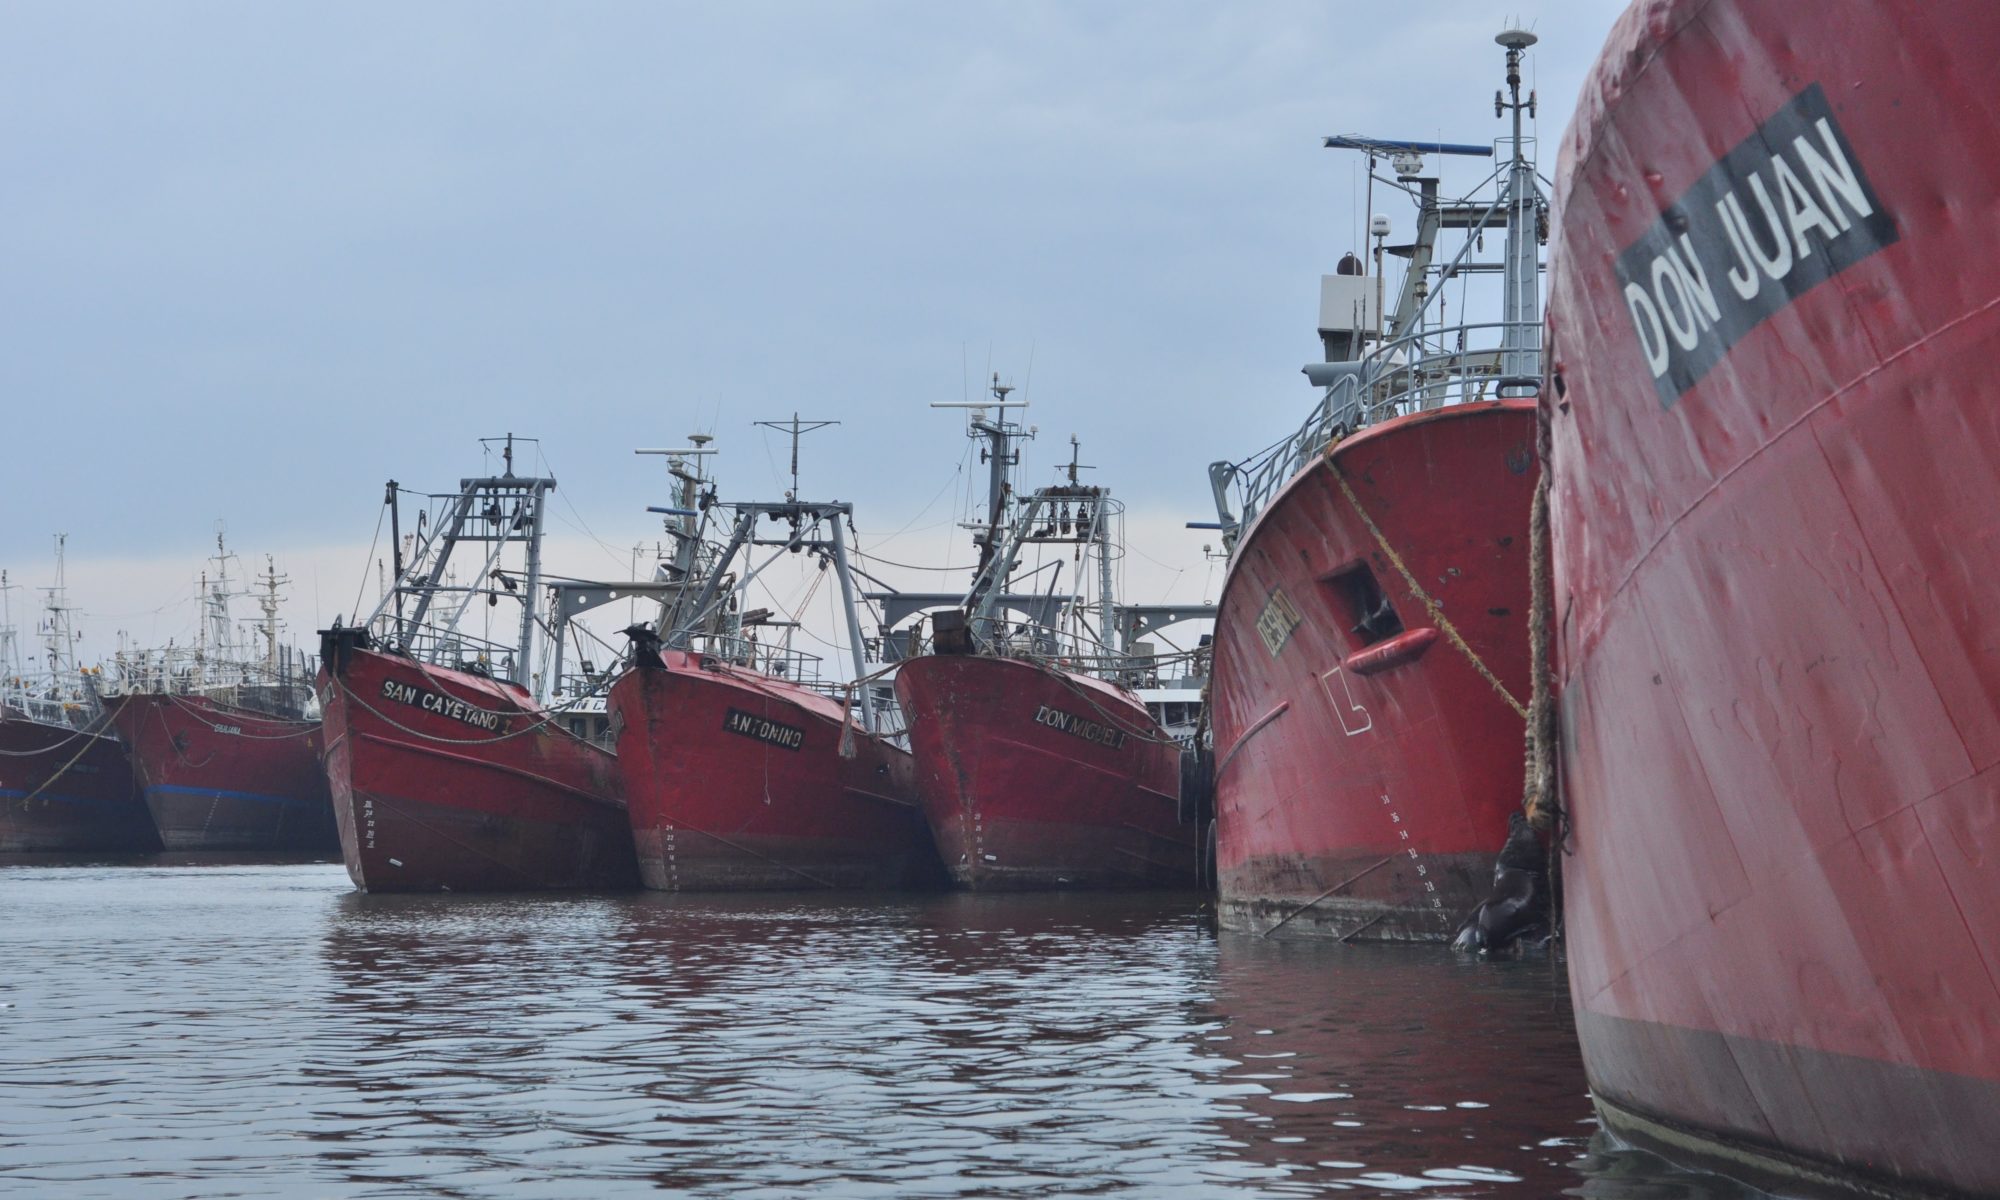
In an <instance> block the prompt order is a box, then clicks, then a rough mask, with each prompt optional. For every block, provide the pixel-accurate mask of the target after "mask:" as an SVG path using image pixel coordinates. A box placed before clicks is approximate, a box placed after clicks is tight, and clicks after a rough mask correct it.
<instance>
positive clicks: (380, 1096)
mask: <svg viewBox="0 0 2000 1200" xmlns="http://www.w3.org/2000/svg"><path fill="white" fill-rule="evenodd" d="M0 915H4V920H0V963H4V964H5V965H4V968H0V1194H4V1195H8V1196H20V1197H37V1196H44V1195H47V1196H62V1197H82V1196H106V1197H169V1196H172V1197H180V1196H203V1197H221V1196H451V1197H508V1198H512V1197H604V1196H623V1195H634V1196H637V1195H676V1194H685V1195H700V1196H708V1195H713V1196H795V1195H829V1196H1058V1195H1062V1196H1067V1195H1093V1196H1167V1197H1173V1196H1187V1197H1206V1196H1231V1197H1238V1196H1240V1197H1253V1196H1299V1195H1320V1194H1333V1193H1341V1194H1359V1195H1406V1194H1411V1193H1417V1194H1430V1195H1439V1196H1522V1197H1528V1196H1553V1195H1563V1194H1569V1195H1580V1196H1592V1197H1621V1198H1630V1200H1637V1198H1639V1197H1645V1198H1647V1200H1652V1198H1656V1197H1677V1196H1721V1195H1739V1194H1742V1193H1740V1192H1737V1191H1735V1190H1733V1189H1730V1188H1728V1187H1727V1186H1726V1185H1723V1184H1721V1183H1720V1182H1719V1181H1717V1180H1715V1179H1713V1178H1712V1177H1709V1176H1698V1175H1687V1174H1682V1173H1678V1172H1676V1171H1674V1170H1672V1169H1671V1168H1669V1167H1667V1166H1665V1165H1664V1164H1662V1163H1660V1162H1658V1160H1655V1159H1652V1158H1650V1157H1648V1156H1646V1155H1643V1154H1639V1153H1637V1152H1633V1151H1628V1150H1622V1149H1617V1148H1613V1147H1610V1146H1608V1145H1606V1144H1604V1141H1603V1139H1602V1138H1601V1136H1596V1126H1595V1123H1594V1121H1593V1119H1592V1115H1591V1109H1590V1105H1589V1101H1588V1098H1587V1096H1586V1094H1585V1088H1584V1081H1583V1075H1582V1069H1581V1065H1580V1063H1579V1060H1578V1057H1577V1050H1576V1045H1575V1036H1574V1031H1573V1029H1572V1027H1571V1023H1570V1013H1569V1006H1568V1001H1567V998H1566V996H1565V993H1564V990H1563V987H1562V985H1561V978H1560V974H1559V971H1558V970H1557V969H1552V968H1551V966H1550V965H1549V964H1548V963H1546V962H1512V963H1480V962H1472V961H1466V960H1461V959H1458V958H1455V957H1453V956H1451V955H1450V954H1449V953H1448V952H1445V951H1441V950H1428V949H1411V948H1399V947H1381V946H1372V947H1360V946H1357V947H1342V946H1338V945H1328V944H1325V943H1320V942H1309V941H1273V940H1263V939H1258V938H1254V937H1246V936H1240V935H1235V934H1229V933H1218V932H1216V930H1215V928H1214V925H1213V921H1212V916H1211V913H1210V911H1209V909H1208V907H1207V904H1206V903H1205V901H1204V898H1202V897H1200V896H1181V895H1171V894H1170V895H1129V896H1119V895H1111V896H1107V895H1101V894H1100V895H1056V896H1049V895H1039V896H1037V895H1027V896H973V895H964V894H939V895H917V896H910V895H900V896H887V897H873V896H871V897H865V898H864V897H831V896H820V895H772V896H727V897H695V896H669V895H663V894H650V893H636V894H618V895H574V896H563V895H549V896H506V897H474V896H435V897H410V896H369V895H363V894H359V893H357V892H355V891H353V890H352V888H351V886H350V885H349V883H348V880H347V877H346V874H345V873H344V872H343V871H342V869H341V868H340V866H339V865H337V864H329V863H294V864H278V865H270V864H265V865H259V864H234V865H216V864H204V865H188V864H168V863H166V862H164V861H163V860H150V861H147V862H144V863H137V864H132V863H126V864H97V865H90V864H71V865H48V864H36V865H18V866H7V867H0Z"/></svg>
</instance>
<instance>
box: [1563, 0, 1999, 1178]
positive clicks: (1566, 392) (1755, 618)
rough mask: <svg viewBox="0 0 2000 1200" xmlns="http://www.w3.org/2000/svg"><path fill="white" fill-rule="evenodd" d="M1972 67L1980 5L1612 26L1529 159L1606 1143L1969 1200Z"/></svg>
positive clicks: (1975, 633) (1978, 718) (1706, 8)
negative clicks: (1687, 299)
mask: <svg viewBox="0 0 2000 1200" xmlns="http://www.w3.org/2000/svg"><path fill="white" fill-rule="evenodd" d="M1997 61H2000V9H1996V8H1994V7H1993V6H1991V5H1988V4H1985V3H1971V2H1966V0H1941V2H1934V3H1927V4H1908V3H1901V2H1888V0H1852V2H1850V3H1843V4H1837V5H1823V6H1812V7H1810V8H1807V7H1802V6H1795V5H1776V4H1764V3H1739V2H1733V0H1709V2H1699V0H1685V2H1682V0H1672V2H1668V0H1662V2H1658V3H1645V4H1640V5H1637V6H1635V7H1634V8H1633V9H1631V10H1630V11H1628V12H1627V13H1626V14H1625V16H1624V17H1623V19H1622V20H1621V21H1620V23H1619V25H1618V27H1617V28H1616V30H1615V31H1614V32H1613V34H1612V37H1611V39H1610V42H1609V44H1608V45H1607V46H1606V47H1605V50H1604V53H1603V56H1602V58H1601V59H1600V61H1599V63H1598V65H1597V67H1596V69H1595V72H1594V74H1593V76H1592V77H1591V79H1590V81H1589V83H1588V84H1587V86H1586V87H1585V90H1584V94H1583V97H1582V100H1581V102H1580V105H1579V108H1578V115H1577V118H1576V121H1575V123H1574V124H1573V126H1572V127H1571V129H1570V132H1569V134H1568V135H1567V137H1566V138H1565V144H1564V148H1563V155H1562V163H1561V167H1560V170H1559V178H1558V186H1557V206H1558V209H1557V228H1558V230H1559V238H1558V243H1557V245H1556V246H1555V248H1554V251H1553V253H1552V260H1551V261H1552V268H1551V291H1550V302H1549V330H1550V347H1551V359H1550V361H1551V366H1552V371H1553V377H1552V381H1551V382H1552V386H1551V387H1550V388H1549V389H1546V390H1545V403H1546V404H1548V405H1549V414H1548V415H1549V419H1550V421H1551V423H1552V433H1553V438H1554V444H1553V452H1552V465H1551V477H1552V479H1553V481H1554V488H1553V509H1552V514H1553V523H1554V539H1553V549H1554V565H1555V587H1556V591H1555V600H1556V605H1557V616H1558V618H1559V646H1558V652H1559V656H1560V662H1561V666H1560V681H1561V686H1562V698H1561V703H1562V714H1563V735H1562V767H1563V782H1564V794H1565V798H1566V802H1567V804H1568V807H1569V810H1570V813H1571V816H1572V819H1573V822H1574V825H1573V838H1572V843H1571V848H1572V850H1573V853H1572V854H1571V855H1569V856H1567V857H1565V858H1564V860H1563V870H1564V882H1565V897H1566V900H1567V913H1568V918H1567V920H1568V943H1569V964H1570V980H1571V987H1572V991H1573V994H1574V999H1575V1004H1576V1009H1577V1024H1578V1029H1579V1032H1580V1033H1581V1035H1582V1039H1583V1049H1584V1053H1585V1061H1586V1065H1587V1068H1588V1071H1589V1074H1590V1080H1591V1085H1592V1088H1593V1090H1594V1092H1595V1093H1596V1094H1597V1096H1598V1097H1599V1098H1600V1100H1601V1102H1602V1106H1603V1109H1604V1113H1605V1118H1606V1120H1607V1122H1609V1123H1610V1124H1612V1125H1613V1126H1614V1127H1615V1128H1618V1129H1620V1130H1621V1131H1624V1132H1626V1133H1627V1134H1629V1135H1630V1136H1633V1137H1636V1138H1640V1139H1642V1140H1647V1141H1649V1142H1651V1143H1652V1144H1655V1145H1657V1146H1660V1147H1661V1148H1663V1149H1665V1150H1667V1151H1668V1152H1670V1153H1675V1154H1683V1155H1686V1154H1692V1155H1695V1156H1698V1157H1709V1158H1713V1159H1714V1160H1715V1161H1717V1162H1718V1163H1720V1164H1721V1165H1723V1166H1724V1168H1725V1169H1729V1170H1737V1171H1751V1172H1761V1171H1770V1172H1774V1173H1777V1174H1784V1173H1786V1172H1788V1171H1794V1170H1796V1171H1798V1172H1801V1173H1803V1174H1805V1175H1808V1176H1811V1177H1814V1178H1816V1179H1819V1180H1821V1181H1823V1182H1825V1181H1831V1182H1832V1183H1835V1184H1844V1185H1847V1186H1853V1187H1856V1188H1876V1189H1879V1190H1887V1191H1894V1192H1901V1191H1909V1192H1923V1193H1931V1192H1938V1191H1948V1192H1952V1193H1954V1194H1968V1195H1970V1194H1978V1195H1992V1194H1996V1193H2000V984H1996V980H2000V770H1996V766H2000V703H1996V696H2000V638H1996V637H1995V636H1994V635H1993V613H1992V609H1993V602H1994V599H1995V597H1996V596H2000V552H1996V551H1997V550H2000V519H1996V517H1995V516H1994V513H1995V511H1996V503H1995V501H1996V498H2000V404H1996V403H1995V402H1994V399H1993V397H1992V395H1991V393H1992V392H1993V391H1994V390H1995V389H1994V384H1993V374H1992V363H1993V356H1994V349H1995V347H1996V345H2000V319H1997V318H1996V311H2000V310H1997V309H1996V305H2000V243H1996V241H1995V238H1994V236H1993V231H1994V230H1995V229H1996V228H2000V188H1996V187H1995V185H1994V178H1995V168H1996V163H2000V108H1996V107H1995V105H1994V104H1993V100H1992V97H1993V71H1994V66H1993V64H1994V63H1995V62H1997ZM1801 108H1803V109H1805V110H1807V111H1809V112H1816V113H1818V114H1819V118H1818V119H1823V120H1825V121H1826V127H1825V128H1824V129H1821V128H1820V126H1819V125H1818V119H1815V120H1814V121H1812V122H1810V123H1809V124H1808V126H1807V127H1806V128H1805V129H1804V130H1799V129H1798V128H1797V125H1798V123H1797V122H1795V121H1792V122H1790V124H1788V123H1787V122H1788V121H1790V117H1789V116H1788V114H1791V113H1795V112H1797V111H1799V110H1800V109H1801ZM1801 143H1803V144H1801ZM1843 144H1844V145H1843ZM1808 150H1812V151H1814V152H1815V153H1817V154H1818V156H1819V157H1820V158H1822V159H1826V160H1829V161H1828V167H1827V168H1826V169H1824V170H1821V171H1820V172H1819V173H1818V174H1815V170H1814V164H1813V163H1812V162H1811V159H1810V158H1809V157H1808V156H1807V151H1808ZM1836 150H1838V154H1839V155H1844V156H1845V157H1847V158H1848V160H1849V161H1847V162H1845V163H1837V162H1834V161H1832V160H1834V159H1835V158H1836V157H1837V154H1836ZM1779 160H1783V161H1784V162H1785V163H1786V166H1785V168H1784V170H1782V171H1781V170H1780V168H1779V166H1778V161H1779ZM1718 164H1725V166H1723V167H1718ZM1787 173H1789V174H1790V175H1792V176H1793V177H1794V178H1795V179H1796V180H1797V181H1798V183H1799V186H1798V187H1796V188H1790V189H1789V191H1786V192H1780V191H1779V189H1780V188H1781V187H1784V186H1786V185H1784V184H1783V183H1782V181H1780V176H1781V175H1784V174H1787ZM1752 174H1755V175H1756V176H1757V178H1758V179H1759V180H1760V181H1761V182H1762V184H1763V189H1764V191H1765V193H1766V194H1769V195H1773V196H1774V206H1773V209H1772V211H1773V213H1774V214H1776V215H1777V216H1778V218H1779V220H1780V221H1781V222H1782V224H1783V230H1782V234H1783V236H1784V239H1785V240H1786V241H1788V242H1790V245H1789V246H1785V247H1782V249H1784V250H1786V251H1788V254H1787V255H1785V256H1782V257H1783V258H1788V259H1789V262H1788V263H1786V264H1785V265H1784V269H1778V268H1779V264H1780V261H1781V256H1780V254H1779V250H1780V249H1781V247H1780V246H1779V243H1778V239H1777V238H1774V237H1773V236H1771V231H1770V229H1769V222H1768V220H1767V219H1766V218H1765V217H1764V216H1763V212H1762V207H1761V204H1760V203H1758V202H1757V196H1756V194H1755V188H1754V186H1753V185H1752V184H1751V182H1750V175H1752ZM1850 176H1851V178H1850ZM1718 188H1722V189H1725V190H1730V191H1733V192H1734V193H1736V194H1737V200H1736V201H1735V204H1736V207H1737V208H1740V209H1742V210H1744V211H1745V212H1746V213H1748V214H1749V215H1748V221H1749V227H1750V229H1751V231H1752V232H1756V233H1762V234H1763V235H1764V237H1763V241H1762V242H1761V246H1760V249H1761V250H1762V252H1763V254H1764V255H1765V257H1766V258H1767V259H1768V260H1769V261H1770V262H1771V264H1772V266H1771V269H1770V270H1769V271H1767V272H1765V274H1764V277H1762V278H1761V279H1760V278H1758V277H1757V276H1755V275H1753V274H1752V273H1751V272H1750V271H1749V270H1747V269H1744V268H1743V266H1742V265H1741V261H1740V260H1739V259H1738V258H1737V257H1736V253H1737V248H1736V246H1734V245H1732V244H1731V243H1732V241H1733V240H1734V239H1732V238H1731V235H1730V229H1731V228H1734V229H1735V231H1736V234H1737V235H1738V237H1739V238H1740V235H1741V234H1742V232H1743V227H1742V226H1738V225H1734V224H1733V222H1734V221H1735V220H1736V218H1735V216H1734V212H1733V211H1732V212H1731V214H1730V216H1729V217H1728V218H1727V220H1728V221H1730V222H1731V224H1730V225H1728V226H1725V225H1724V224H1723V220H1724V218H1722V217H1719V216H1718V213H1717V210H1716V207H1715V206H1716V204H1717V202H1718V200H1717V194H1718V193H1717V189H1718ZM1745 196H1748V199H1747V200H1746V199H1744V197H1745ZM1721 203H1723V204H1724V205H1725V207H1726V206H1727V205H1728V204H1729V203H1730V202H1729V201H1728V200H1726V199H1725V200H1722V201H1721ZM1864 207H1865V208H1866V209H1869V210H1873V211H1870V212H1865V213H1864V211H1863V209H1864ZM1815 214H1817V215H1815ZM1885 217H1886V219H1887V222H1888V223H1887V224H1886V225H1885V223H1884V220H1883V218H1885ZM1871 223H1872V224H1871ZM1677 229H1679V230H1682V231H1684V232H1685V233H1686V234H1687V236H1688V241H1687V243H1685V244H1682V243H1680V241H1679V237H1678V236H1675V237H1674V238H1673V239H1672V243H1673V245H1674V246H1675V247H1677V248H1678V249H1679V252H1680V253H1681V255H1682V260H1683V263H1684V264H1686V263H1688V262H1692V261H1695V260H1696V259H1697V258H1698V259H1700V261H1701V265H1702V267H1703V268H1704V270H1703V273H1705V274H1706V275H1707V276H1708V286H1709V287H1711V288H1713V289H1715V291H1716V300H1717V306H1716V312H1715V314H1714V315H1709V314H1708V313H1707V305H1706V299H1705V297H1703V298H1702V299H1701V301H1700V304H1701V310H1702V311H1700V312H1696V311H1695V310H1694V309H1693V308H1690V307H1689V306H1688V305H1687V304H1685V303H1683V302H1682V294H1683V293H1687V292H1688V291H1689V287H1690V284H1691V285H1692V287H1693V288H1694V289H1695V290H1697V291H1699V290H1701V288H1702V284H1701V281H1700V280H1699V279H1697V278H1694V272H1692V271H1685V272H1684V269H1683V268H1675V267H1673V266H1672V265H1671V264H1668V267H1667V269H1666V272H1664V273H1662V274H1661V275H1660V277H1659V279H1660V286H1659V287H1653V285H1652V281H1653V267H1652V265H1651V264H1653V263H1654V262H1657V261H1659V260H1660V259H1661V255H1662V253H1663V252H1664V251H1663V249H1662V247H1663V245H1664V244H1665V242H1666V238H1665V235H1666V234H1667V233H1672V232H1674V231H1675V230H1677ZM1649 239H1650V240H1649ZM1802 264H1812V265H1811V268H1810V270H1807V268H1806V267H1805V266H1803V265H1802ZM1731 266H1737V268H1738V270H1737V275H1736V279H1735V282H1731V281H1730V279H1729V278H1728V275H1727V272H1728V271H1729V269H1730V267H1731ZM1758 269H1759V270H1763V268H1761V267H1760V268H1758ZM1801 272H1805V273H1803V274H1801ZM1683 273H1684V275H1685V277H1683V278H1680V280H1679V282H1678V283H1676V282H1672V281H1671V280H1670V275H1682V274H1683ZM1621 274H1623V275H1635V274H1639V275H1640V276H1641V277H1642V278H1643V279H1644V281H1645V283H1644V285H1643V288H1645V289H1650V290H1651V291H1652V294H1651V295H1650V297H1648V298H1646V299H1635V298H1634V297H1632V296H1630V295H1628V293H1627V290H1626V286H1625V283H1626V281H1625V280H1622V279H1621ZM1738 285H1741V289H1742V291H1749V292H1751V293H1752V295H1751V297H1750V299H1749V300H1748V301H1743V300H1742V291H1739V290H1738ZM1739 302H1741V303H1742V304H1748V305H1750V306H1751V307H1749V308H1743V307H1741V306H1740V304H1739ZM1663 303H1664V304H1665V305H1667V306H1669V307H1672V308H1674V309H1675V312H1674V314H1673V315H1674V316H1675V317H1676V318H1677V324H1679V326H1680V330H1681V334H1682V335H1683V336H1682V338H1681V339H1679V341H1678V343H1677V345H1676V346H1675V347H1674V348H1673V350H1672V351H1671V352H1668V351H1667V350H1666V349H1665V348H1664V347H1663V346H1662V344H1661V342H1660V340H1659V337H1660V336H1662V335H1666V336H1670V335H1671V334H1670V331H1666V330H1665V329H1664V325H1663V327H1662V330H1661V331H1655V330H1654V329H1652V328H1651V326H1650V322H1649V320H1648V318H1647V317H1646V316H1645V312H1646V308H1647V305H1648V304H1651V305H1652V306H1653V307H1654V308H1656V309H1657V308H1660V306H1661V305H1662V304H1663ZM1664 320H1665V318H1664V317H1663V321H1664ZM1663 364H1664V366H1665V371H1664V373H1663V372H1659V371H1656V370H1655V367H1657V366H1662V365H1663ZM1690 364H1691V365H1690ZM1683 368H1685V369H1683Z"/></svg>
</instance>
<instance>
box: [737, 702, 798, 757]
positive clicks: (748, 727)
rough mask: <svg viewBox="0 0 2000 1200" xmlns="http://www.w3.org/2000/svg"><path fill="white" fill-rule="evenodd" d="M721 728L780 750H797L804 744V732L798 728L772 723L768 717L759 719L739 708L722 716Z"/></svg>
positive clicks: (778, 722)
mask: <svg viewBox="0 0 2000 1200" xmlns="http://www.w3.org/2000/svg"><path fill="white" fill-rule="evenodd" d="M722 728H723V730H724V731H726V732H728V733H735V734H741V735H742V736H744V737H747V738H756V739H757V740H758V741H760V742H763V743H765V744H766V745H770V746H776V747H777V748H778V749H780V750H797V749H799V748H801V747H803V746H804V745H805V744H806V731H805V730H803V729H800V728H799V727H798V726H796V725H787V724H785V723H784V722H783V721H773V720H772V719H771V718H769V717H760V716H758V715H757V714H756V713H748V712H744V711H743V710H742V709H740V708H732V709H730V710H729V711H728V712H726V713H724V714H723V717H722Z"/></svg>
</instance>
